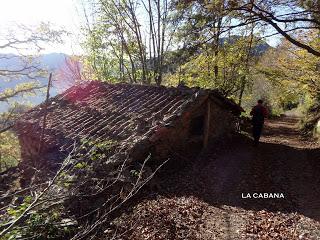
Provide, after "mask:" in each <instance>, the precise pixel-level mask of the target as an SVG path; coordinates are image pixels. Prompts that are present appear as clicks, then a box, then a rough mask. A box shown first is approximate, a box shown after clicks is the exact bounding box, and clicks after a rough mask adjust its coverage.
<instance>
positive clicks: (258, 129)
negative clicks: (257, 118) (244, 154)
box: [252, 124, 263, 144]
mask: <svg viewBox="0 0 320 240" xmlns="http://www.w3.org/2000/svg"><path fill="white" fill-rule="evenodd" d="M262 128H263V124H253V127H252V135H253V139H254V142H255V143H256V144H257V143H259V140H260V136H261V133H262Z"/></svg>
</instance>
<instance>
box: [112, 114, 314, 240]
mask: <svg viewBox="0 0 320 240" xmlns="http://www.w3.org/2000/svg"><path fill="white" fill-rule="evenodd" d="M298 121H299V119H298V118H294V117H283V118H281V119H277V120H268V121H267V122H266V126H265V129H264V132H263V137H262V139H261V143H260V145H259V147H257V148H256V147H253V145H252V140H251V139H250V138H248V137H245V136H243V135H239V136H236V137H234V138H233V140H232V141H231V142H229V143H228V144H213V145H212V146H211V147H210V148H209V149H208V151H207V152H206V153H203V154H202V155H201V156H200V157H199V159H197V160H196V161H194V163H193V164H192V166H188V167H186V169H184V170H181V171H180V172H179V173H178V174H172V175H170V176H168V177H166V178H165V180H164V181H163V182H162V183H161V186H162V190H161V191H160V192H159V193H157V194H154V195H151V196H150V197H149V198H147V199H145V200H143V201H142V202H140V203H139V204H137V205H136V206H134V207H133V209H131V210H130V211H129V210H128V213H127V214H124V215H123V216H121V217H120V218H118V219H117V220H116V221H115V222H114V226H113V228H116V229H117V231H118V232H123V233H124V234H123V235H122V238H121V239H172V240H173V239H211V240H214V239H217V240H224V239H226V240H227V239H228V240H229V239H230V240H234V239H290V240H293V239H320V147H319V145H318V144H316V143H315V142H313V141H309V140H305V139H303V138H302V137H301V136H300V134H299V132H298V130H297V124H298ZM254 193H278V194H283V196H284V198H255V197H254V196H253V194H254ZM248 194H250V196H251V198H249V197H247V196H248ZM256 195H257V194H256ZM256 195H255V196H256ZM128 229H129V230H128Z"/></svg>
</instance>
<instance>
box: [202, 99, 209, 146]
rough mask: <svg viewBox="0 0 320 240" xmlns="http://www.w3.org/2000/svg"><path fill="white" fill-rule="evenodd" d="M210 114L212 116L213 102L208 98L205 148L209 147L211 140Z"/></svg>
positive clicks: (204, 137) (204, 138)
mask: <svg viewBox="0 0 320 240" xmlns="http://www.w3.org/2000/svg"><path fill="white" fill-rule="evenodd" d="M210 116H211V103H210V99H209V98H208V99H207V111H206V118H205V129H204V136H203V148H207V146H208V142H209V133H210Z"/></svg>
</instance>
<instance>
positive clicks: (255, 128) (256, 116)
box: [250, 99, 268, 146]
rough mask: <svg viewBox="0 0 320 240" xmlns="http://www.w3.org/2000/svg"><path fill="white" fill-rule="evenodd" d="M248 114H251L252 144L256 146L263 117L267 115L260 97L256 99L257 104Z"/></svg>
mask: <svg viewBox="0 0 320 240" xmlns="http://www.w3.org/2000/svg"><path fill="white" fill-rule="evenodd" d="M250 115H251V116H252V135H253V139H254V145H255V146H257V145H258V144H259V140H260V136H261V133H262V129H263V124H264V119H265V118H266V117H267V115H268V111H267V109H266V108H265V107H264V106H263V101H262V100H261V99H260V100H258V103H257V105H256V106H254V107H253V108H252V110H251V112H250Z"/></svg>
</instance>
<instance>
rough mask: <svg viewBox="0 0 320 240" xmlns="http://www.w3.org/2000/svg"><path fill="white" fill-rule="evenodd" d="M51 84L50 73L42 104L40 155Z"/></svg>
mask: <svg viewBox="0 0 320 240" xmlns="http://www.w3.org/2000/svg"><path fill="white" fill-rule="evenodd" d="M51 82H52V73H50V75H49V80H48V86H47V95H46V101H45V104H44V116H43V122H42V131H41V135H40V142H39V148H38V154H40V153H41V148H42V145H43V143H42V142H43V137H44V131H45V129H46V125H47V111H48V103H49V98H50V87H51Z"/></svg>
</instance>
